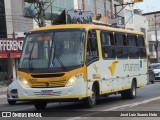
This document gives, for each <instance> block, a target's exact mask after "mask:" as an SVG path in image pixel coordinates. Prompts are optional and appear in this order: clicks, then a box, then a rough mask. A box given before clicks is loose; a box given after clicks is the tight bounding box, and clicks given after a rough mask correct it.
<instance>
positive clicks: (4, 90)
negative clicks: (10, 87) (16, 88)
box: [0, 86, 7, 95]
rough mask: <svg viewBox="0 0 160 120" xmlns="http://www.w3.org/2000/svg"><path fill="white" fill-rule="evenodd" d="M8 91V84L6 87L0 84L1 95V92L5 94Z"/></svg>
mask: <svg viewBox="0 0 160 120" xmlns="http://www.w3.org/2000/svg"><path fill="white" fill-rule="evenodd" d="M6 92H7V86H6V87H2V86H0V95H1V94H4V93H6Z"/></svg>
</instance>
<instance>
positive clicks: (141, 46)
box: [138, 36, 146, 58]
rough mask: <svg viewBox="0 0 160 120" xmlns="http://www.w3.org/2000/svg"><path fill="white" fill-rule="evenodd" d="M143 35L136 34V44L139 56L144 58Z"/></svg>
mask: <svg viewBox="0 0 160 120" xmlns="http://www.w3.org/2000/svg"><path fill="white" fill-rule="evenodd" d="M144 43H145V42H144V37H143V36H138V46H139V53H140V58H145V57H146V48H145V45H144Z"/></svg>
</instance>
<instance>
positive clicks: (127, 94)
mask: <svg viewBox="0 0 160 120" xmlns="http://www.w3.org/2000/svg"><path fill="white" fill-rule="evenodd" d="M121 96H122V98H124V99H134V98H135V97H136V82H135V81H134V80H133V81H132V85H131V89H129V90H125V91H122V92H121Z"/></svg>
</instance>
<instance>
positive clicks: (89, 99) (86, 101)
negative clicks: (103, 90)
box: [83, 87, 97, 108]
mask: <svg viewBox="0 0 160 120" xmlns="http://www.w3.org/2000/svg"><path fill="white" fill-rule="evenodd" d="M96 99H97V95H96V89H95V87H93V89H92V94H91V96H90V97H87V98H85V99H84V101H83V102H84V104H85V105H86V106H87V107H89V108H91V107H93V106H95V105H96Z"/></svg>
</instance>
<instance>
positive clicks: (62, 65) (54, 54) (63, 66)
mask: <svg viewBox="0 0 160 120" xmlns="http://www.w3.org/2000/svg"><path fill="white" fill-rule="evenodd" d="M53 46H54V47H53V48H54V49H53V50H54V53H53V58H52V61H53V60H54V58H56V59H57V61H58V62H59V63H60V65H61V67H62V68H63V69H64V70H67V68H66V66H65V65H64V64H63V62H62V60H61V59H60V58H59V56H58V55H57V54H56V46H55V44H54V43H53ZM51 53H52V52H51Z"/></svg>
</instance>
